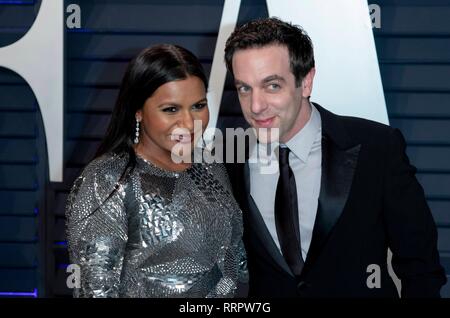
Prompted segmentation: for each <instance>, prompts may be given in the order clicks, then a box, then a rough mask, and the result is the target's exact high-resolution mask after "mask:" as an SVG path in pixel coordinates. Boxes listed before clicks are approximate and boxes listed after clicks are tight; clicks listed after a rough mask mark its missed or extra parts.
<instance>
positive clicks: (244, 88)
mask: <svg viewBox="0 0 450 318" xmlns="http://www.w3.org/2000/svg"><path fill="white" fill-rule="evenodd" d="M237 90H238V92H239V93H240V94H245V93H248V92H249V91H250V88H249V87H248V86H239V87H238V88H237Z"/></svg>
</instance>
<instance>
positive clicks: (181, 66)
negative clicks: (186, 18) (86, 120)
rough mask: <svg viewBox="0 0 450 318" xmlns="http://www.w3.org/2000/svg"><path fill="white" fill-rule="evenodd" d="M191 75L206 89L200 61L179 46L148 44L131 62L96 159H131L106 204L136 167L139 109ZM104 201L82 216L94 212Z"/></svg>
mask: <svg viewBox="0 0 450 318" xmlns="http://www.w3.org/2000/svg"><path fill="white" fill-rule="evenodd" d="M189 76H196V77H198V78H200V79H201V81H202V82H203V84H204V85H205V90H207V88H208V80H207V78H206V75H205V72H204V70H203V67H202V65H201V64H200V61H199V60H198V59H197V58H196V57H195V55H194V54H192V53H191V52H190V51H188V50H187V49H185V48H182V47H180V46H177V45H171V44H160V45H155V46H152V47H149V48H147V49H144V50H143V51H142V52H141V53H139V54H138V56H136V57H135V58H134V59H133V60H132V61H131V62H130V63H129V64H128V67H127V70H126V72H125V75H124V77H123V79H122V83H121V85H120V90H119V96H118V98H117V101H116V105H115V107H114V109H113V112H112V116H111V121H110V122H109V126H108V130H107V131H106V135H105V137H104V138H103V140H102V142H101V144H100V146H99V148H98V150H97V153H96V155H95V158H97V157H100V156H102V155H104V154H107V153H114V154H128V162H127V164H126V166H125V168H124V170H123V171H122V174H121V176H120V178H119V180H118V181H117V182H116V184H115V185H114V189H112V191H111V192H110V193H109V195H108V196H107V198H106V199H105V200H104V201H103V203H105V202H106V201H108V200H109V199H110V198H111V197H112V196H113V195H114V194H115V193H116V192H117V191H118V189H119V186H120V184H122V183H124V182H125V181H126V179H127V177H128V176H129V175H130V173H131V171H133V169H134V167H135V166H136V154H135V152H134V149H133V139H134V137H135V136H134V134H135V129H136V112H137V111H138V110H139V109H140V108H142V107H143V106H144V103H145V101H146V100H147V99H148V98H149V97H150V96H152V95H153V93H154V92H155V91H156V90H157V89H158V88H159V87H160V86H161V85H164V84H165V83H168V82H172V81H178V80H183V79H186V78H188V77H189ZM103 203H102V204H100V205H99V206H98V207H96V208H95V209H94V210H93V211H92V212H91V213H89V214H88V215H87V216H85V217H84V218H83V219H85V218H87V217H89V216H90V215H92V214H94V213H95V212H96V211H97V210H98V209H99V208H100V207H101V206H102V205H103Z"/></svg>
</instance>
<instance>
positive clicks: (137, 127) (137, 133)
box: [134, 119, 139, 145]
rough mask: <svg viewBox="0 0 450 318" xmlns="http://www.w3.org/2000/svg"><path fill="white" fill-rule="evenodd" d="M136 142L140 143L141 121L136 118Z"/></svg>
mask: <svg viewBox="0 0 450 318" xmlns="http://www.w3.org/2000/svg"><path fill="white" fill-rule="evenodd" d="M134 143H135V144H136V145H137V144H138V143H139V121H138V120H137V119H136V133H135V134H134Z"/></svg>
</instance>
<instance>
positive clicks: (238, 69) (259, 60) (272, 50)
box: [233, 46, 291, 82]
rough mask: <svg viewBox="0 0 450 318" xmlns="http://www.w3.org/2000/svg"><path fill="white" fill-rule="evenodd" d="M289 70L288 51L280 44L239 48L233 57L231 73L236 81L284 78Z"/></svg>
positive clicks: (262, 80)
mask: <svg viewBox="0 0 450 318" xmlns="http://www.w3.org/2000/svg"><path fill="white" fill-rule="evenodd" d="M290 72H291V69H290V60H289V54H288V51H287V49H286V48H284V50H283V47H280V46H269V47H262V48H249V49H245V50H240V51H237V52H236V54H235V56H234V57H233V73H234V76H235V79H236V80H237V81H244V82H245V81H248V80H249V79H250V78H251V80H252V81H258V82H264V81H270V80H276V79H282V78H283V79H285V78H286V77H287V76H288V75H287V73H290Z"/></svg>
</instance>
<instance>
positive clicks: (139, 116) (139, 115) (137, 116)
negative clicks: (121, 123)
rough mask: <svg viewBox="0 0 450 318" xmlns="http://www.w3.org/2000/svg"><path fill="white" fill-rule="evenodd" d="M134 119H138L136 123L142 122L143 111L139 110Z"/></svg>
mask: <svg viewBox="0 0 450 318" xmlns="http://www.w3.org/2000/svg"><path fill="white" fill-rule="evenodd" d="M134 117H135V118H136V121H139V122H140V121H142V110H141V109H139V110H138V111H137V112H136V114H135V115H134Z"/></svg>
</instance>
